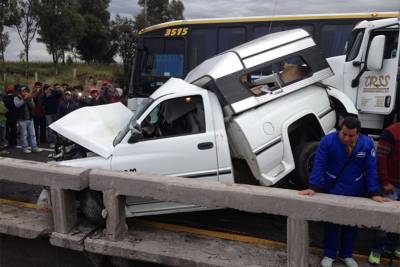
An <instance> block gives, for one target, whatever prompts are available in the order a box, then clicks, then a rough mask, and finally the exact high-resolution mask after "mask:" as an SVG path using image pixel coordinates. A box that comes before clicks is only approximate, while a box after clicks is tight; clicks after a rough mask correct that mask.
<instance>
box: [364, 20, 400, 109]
mask: <svg viewBox="0 0 400 267" xmlns="http://www.w3.org/2000/svg"><path fill="white" fill-rule="evenodd" d="M378 38H380V39H381V42H382V45H381V46H383V62H382V65H381V66H379V67H376V68H374V69H372V70H369V69H368V67H367V62H363V63H364V64H365V67H364V70H365V71H364V72H362V75H361V76H360V80H359V85H358V89H357V109H358V110H359V111H361V112H363V113H373V114H381V115H387V114H390V113H391V112H392V111H393V109H394V108H395V104H396V103H395V102H396V86H397V78H398V76H397V75H398V68H399V67H398V66H399V28H398V27H397V28H392V27H390V28H381V29H377V30H374V31H372V32H371V33H370V36H369V40H368V47H369V48H368V50H367V53H365V54H368V56H367V55H366V56H365V59H366V60H365V61H368V57H369V56H371V57H372V56H373V55H372V54H374V55H376V54H378V53H380V52H379V51H382V49H380V47H379V45H378V46H374V45H373V42H375V41H378V40H377V39H378ZM373 40H374V41H373ZM383 42H384V43H383ZM371 53H372V54H371ZM381 53H382V52H381ZM379 64H380V62H379ZM379 64H378V65H379ZM371 68H372V67H371Z"/></svg>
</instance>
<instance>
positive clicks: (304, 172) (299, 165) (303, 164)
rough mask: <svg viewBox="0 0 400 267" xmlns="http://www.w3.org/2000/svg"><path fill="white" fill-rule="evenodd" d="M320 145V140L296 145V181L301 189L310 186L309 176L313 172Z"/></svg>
mask: <svg viewBox="0 0 400 267" xmlns="http://www.w3.org/2000/svg"><path fill="white" fill-rule="evenodd" d="M318 146H319V142H315V141H313V142H306V143H303V144H301V145H299V146H298V147H296V149H295V151H294V156H295V158H294V162H295V165H296V171H295V178H294V181H295V183H296V186H297V187H298V188H299V189H304V188H308V177H309V176H310V174H311V170H312V166H313V164H314V159H315V155H316V153H317V149H318Z"/></svg>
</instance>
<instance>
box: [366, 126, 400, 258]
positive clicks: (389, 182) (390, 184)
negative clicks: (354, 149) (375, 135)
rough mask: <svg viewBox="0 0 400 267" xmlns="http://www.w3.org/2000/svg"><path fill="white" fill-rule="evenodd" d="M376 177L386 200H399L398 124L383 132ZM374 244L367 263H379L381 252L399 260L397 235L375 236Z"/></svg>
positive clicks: (399, 147)
mask: <svg viewBox="0 0 400 267" xmlns="http://www.w3.org/2000/svg"><path fill="white" fill-rule="evenodd" d="M377 155H378V176H379V180H380V183H381V185H382V189H383V191H384V193H385V196H386V197H387V198H390V199H392V200H395V201H396V200H397V201H399V200H400V123H395V124H393V125H391V126H389V127H388V128H386V129H385V130H383V132H382V134H381V137H380V139H379V143H378V148H377ZM376 235H377V236H376V240H375V244H374V246H373V248H372V251H371V254H370V255H369V258H368V261H369V262H370V263H372V264H379V263H380V256H381V254H382V252H384V251H385V252H389V253H393V255H394V256H395V257H396V258H400V242H399V241H400V240H399V235H398V234H392V233H389V234H385V233H383V232H379V233H377V234H376Z"/></svg>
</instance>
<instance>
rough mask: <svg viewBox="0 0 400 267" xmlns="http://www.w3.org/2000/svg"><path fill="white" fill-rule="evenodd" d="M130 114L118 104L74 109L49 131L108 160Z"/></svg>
mask: <svg viewBox="0 0 400 267" xmlns="http://www.w3.org/2000/svg"><path fill="white" fill-rule="evenodd" d="M132 115H133V113H132V111H131V110H129V109H128V108H127V107H125V106H124V105H123V104H121V103H114V104H107V105H100V106H93V107H83V108H80V109H77V110H75V111H73V112H71V113H69V114H67V115H66V116H64V117H62V118H61V119H59V120H57V121H55V122H54V123H52V124H51V125H50V126H49V127H50V128H51V129H52V130H54V131H55V132H57V133H58V134H60V135H62V136H64V137H66V138H68V139H69V140H71V141H73V142H75V143H77V144H79V145H81V146H83V147H85V148H87V149H89V150H90V151H92V152H94V153H96V154H98V155H100V156H102V157H104V158H108V157H110V156H111V154H112V151H113V149H114V146H113V140H114V138H115V137H116V135H117V134H118V132H119V131H120V130H122V128H124V126H126V125H127V123H128V122H129V120H130V119H131V117H132Z"/></svg>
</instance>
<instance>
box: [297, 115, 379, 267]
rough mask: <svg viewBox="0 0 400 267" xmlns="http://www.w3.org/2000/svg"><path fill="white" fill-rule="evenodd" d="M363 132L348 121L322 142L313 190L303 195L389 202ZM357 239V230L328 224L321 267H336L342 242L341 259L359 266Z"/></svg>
mask: <svg viewBox="0 0 400 267" xmlns="http://www.w3.org/2000/svg"><path fill="white" fill-rule="evenodd" d="M360 129H361V123H360V121H359V120H358V119H357V118H355V117H347V118H345V119H344V120H343V122H342V123H341V125H340V130H339V131H337V132H334V133H330V134H328V135H327V136H325V137H324V138H323V139H322V141H321V143H320V145H319V148H318V151H317V155H316V157H315V161H314V165H313V169H312V172H311V175H310V179H309V187H310V188H309V189H306V190H302V191H300V192H299V194H300V195H308V196H313V195H315V194H316V192H322V193H327V194H334V195H342V196H353V197H366V196H369V197H371V198H372V199H373V200H375V201H377V202H385V201H387V200H386V199H385V198H383V197H382V196H381V193H380V190H379V183H378V176H377V166H376V157H375V149H374V143H373V141H372V140H371V139H370V138H369V137H368V136H365V135H362V134H361V133H360ZM339 233H340V235H339ZM356 235H357V228H356V227H353V226H342V225H337V224H332V223H326V224H325V234H324V257H323V259H322V261H321V266H323V267H330V266H332V265H333V262H334V261H335V260H336V258H337V253H338V248H339V242H341V249H340V251H339V258H340V259H341V260H342V261H343V262H344V264H345V265H346V266H349V267H356V266H358V265H357V262H356V261H355V260H354V259H353V258H352V253H353V245H354V242H355V239H356Z"/></svg>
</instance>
